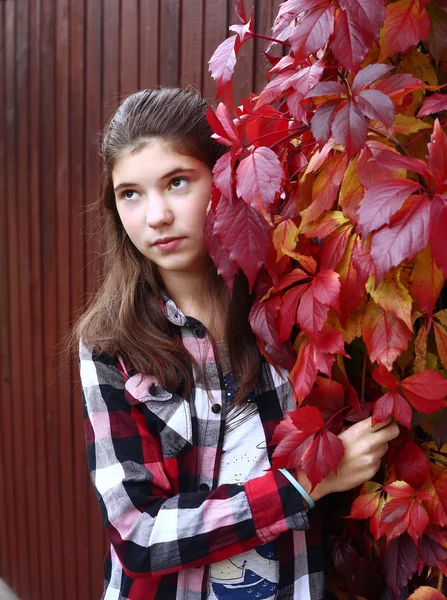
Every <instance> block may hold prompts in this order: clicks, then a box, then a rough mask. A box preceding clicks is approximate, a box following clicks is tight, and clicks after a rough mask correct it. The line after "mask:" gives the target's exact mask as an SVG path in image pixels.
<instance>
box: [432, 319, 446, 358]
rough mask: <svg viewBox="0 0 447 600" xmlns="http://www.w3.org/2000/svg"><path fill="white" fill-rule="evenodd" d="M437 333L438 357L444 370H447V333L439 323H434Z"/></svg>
mask: <svg viewBox="0 0 447 600" xmlns="http://www.w3.org/2000/svg"><path fill="white" fill-rule="evenodd" d="M433 330H434V332H435V340H436V347H437V348H438V356H439V360H440V361H441V364H442V366H443V367H444V369H447V331H446V329H445V328H444V327H443V326H442V325H439V323H436V322H434V323H433Z"/></svg>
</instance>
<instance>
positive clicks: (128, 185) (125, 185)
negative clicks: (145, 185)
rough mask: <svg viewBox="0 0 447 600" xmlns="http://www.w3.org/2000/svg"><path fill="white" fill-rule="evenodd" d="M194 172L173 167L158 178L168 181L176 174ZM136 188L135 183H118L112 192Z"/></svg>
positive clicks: (189, 169) (184, 168)
mask: <svg viewBox="0 0 447 600" xmlns="http://www.w3.org/2000/svg"><path fill="white" fill-rule="evenodd" d="M194 171H195V169H191V168H186V167H175V168H174V169H171V170H170V171H168V172H167V173H166V174H165V175H162V176H161V177H160V179H169V178H170V177H173V176H174V175H177V174H178V173H191V172H194ZM136 186H137V184H136V183H127V182H123V183H120V184H119V185H117V186H116V188H113V191H114V192H118V191H119V190H121V189H122V188H131V187H136Z"/></svg>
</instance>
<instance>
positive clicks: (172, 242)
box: [154, 238, 185, 252]
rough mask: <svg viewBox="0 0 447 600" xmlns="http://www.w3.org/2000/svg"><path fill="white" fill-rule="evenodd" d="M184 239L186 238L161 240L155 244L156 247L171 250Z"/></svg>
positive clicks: (163, 250)
mask: <svg viewBox="0 0 447 600" xmlns="http://www.w3.org/2000/svg"><path fill="white" fill-rule="evenodd" d="M184 239H185V238H174V239H171V240H169V241H167V242H162V241H161V242H157V243H156V244H154V246H155V248H157V249H158V250H161V251H162V252H169V251H171V250H174V249H175V248H177V246H178V245H179V244H180V242H181V241H182V240H184Z"/></svg>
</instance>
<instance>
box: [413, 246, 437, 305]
mask: <svg viewBox="0 0 447 600" xmlns="http://www.w3.org/2000/svg"><path fill="white" fill-rule="evenodd" d="M411 281H412V283H413V285H412V288H411V293H412V296H413V298H414V299H415V300H416V302H417V303H418V304H419V306H420V307H421V308H422V309H423V310H424V311H425V312H426V313H427V314H428V315H431V313H432V311H433V307H434V305H435V302H436V300H437V299H438V297H439V295H440V293H441V290H442V286H443V285H444V275H443V273H442V271H441V270H440V269H439V268H438V265H437V264H436V262H435V261H434V259H433V256H432V250H431V246H427V248H425V250H422V251H421V252H418V254H417V256H416V260H415V264H414V269H413V272H412V274H411Z"/></svg>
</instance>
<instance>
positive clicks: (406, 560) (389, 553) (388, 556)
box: [382, 533, 419, 597]
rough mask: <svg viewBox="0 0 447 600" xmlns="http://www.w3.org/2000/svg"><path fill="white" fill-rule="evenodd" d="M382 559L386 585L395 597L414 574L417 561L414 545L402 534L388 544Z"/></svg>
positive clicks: (417, 555) (417, 554)
mask: <svg viewBox="0 0 447 600" xmlns="http://www.w3.org/2000/svg"><path fill="white" fill-rule="evenodd" d="M382 559H383V566H384V570H385V577H386V582H387V585H388V587H389V588H390V589H391V590H392V592H393V593H394V594H395V596H396V597H397V596H398V595H399V594H400V593H401V591H402V590H403V589H404V587H405V586H406V584H407V582H408V580H409V579H410V577H412V576H413V575H414V573H415V572H416V569H417V565H418V560H419V553H418V549H417V547H416V544H415V543H414V542H413V540H412V539H411V537H410V536H409V535H408V534H405V533H404V534H403V535H401V536H399V537H398V538H397V539H395V540H392V541H391V542H390V543H389V544H388V546H387V548H386V549H385V552H384V555H383V557H382Z"/></svg>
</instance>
